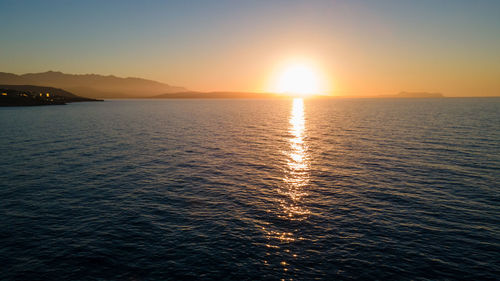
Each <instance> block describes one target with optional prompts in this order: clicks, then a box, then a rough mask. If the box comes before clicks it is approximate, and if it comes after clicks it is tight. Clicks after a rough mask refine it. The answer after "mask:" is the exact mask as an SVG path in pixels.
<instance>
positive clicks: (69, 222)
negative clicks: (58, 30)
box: [0, 98, 500, 280]
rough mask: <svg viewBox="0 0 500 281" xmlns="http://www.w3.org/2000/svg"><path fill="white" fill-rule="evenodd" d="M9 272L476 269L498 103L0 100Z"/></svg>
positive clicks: (415, 273)
mask: <svg viewBox="0 0 500 281" xmlns="http://www.w3.org/2000/svg"><path fill="white" fill-rule="evenodd" d="M0 131H1V132H3V134H2V138H0V155H1V158H0V169H1V171H2V173H1V174H0V183H1V188H0V217H1V220H0V263H1V264H2V265H3V268H8V269H9V270H2V271H1V272H0V279H2V280H9V279H11V280H14V279H15V280H21V279H24V280H27V279H28V280H57V279H62V280H74V279H85V280H98V279H101V280H102V279H109V280H152V279H156V280H159V279H161V280H169V279H180V278H194V279H201V280H208V279H217V280H220V279H226V280H235V279H244V280H258V279H265V280H280V279H285V280H310V279H314V278H318V279H372V280H374V279H379V280H387V279H399V280H401V279H403V280H409V279H412V280H413V279H419V280H422V279H423V280H425V279H427V280H436V279H462V278H465V279H470V280H494V279H498V277H499V274H500V273H499V269H498V268H499V265H500V254H499V252H500V212H499V211H500V207H499V204H498V202H499V199H500V198H499V195H498V182H500V173H499V170H500V148H499V144H500V100H499V99H498V98H489V99H378V100H375V99H358V100H353V99H337V100H314V99H305V100H302V99H293V100H291V99H290V100H161V101H159V100H144V101H141V100H128V101H106V102H103V103H78V104H77V103H75V104H70V105H67V106H60V107H32V108H26V107H22V108H1V109H0Z"/></svg>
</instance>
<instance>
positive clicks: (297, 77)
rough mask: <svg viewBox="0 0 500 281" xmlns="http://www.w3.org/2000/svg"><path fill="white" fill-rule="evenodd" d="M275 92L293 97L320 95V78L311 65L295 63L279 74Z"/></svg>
mask: <svg viewBox="0 0 500 281" xmlns="http://www.w3.org/2000/svg"><path fill="white" fill-rule="evenodd" d="M274 90H275V91H276V92H278V93H281V94H287V95H293V96H310V95H315V94H320V92H321V90H322V89H321V81H320V76H319V74H318V73H317V71H316V70H315V68H314V67H312V66H311V65H307V64H304V63H294V64H290V65H287V66H285V67H284V68H283V69H282V70H281V71H280V72H279V74H278V77H277V79H276V82H275V85H274Z"/></svg>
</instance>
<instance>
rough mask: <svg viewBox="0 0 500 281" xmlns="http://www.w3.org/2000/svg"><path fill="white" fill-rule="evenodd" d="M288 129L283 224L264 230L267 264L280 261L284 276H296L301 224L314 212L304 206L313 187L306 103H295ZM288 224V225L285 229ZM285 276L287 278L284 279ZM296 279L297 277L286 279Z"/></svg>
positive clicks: (299, 100)
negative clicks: (307, 138) (266, 242)
mask: <svg viewBox="0 0 500 281" xmlns="http://www.w3.org/2000/svg"><path fill="white" fill-rule="evenodd" d="M289 122H290V126H289V129H288V133H289V134H288V137H287V138H288V147H287V148H286V149H284V150H283V155H284V156H285V159H286V164H285V166H284V176H283V182H282V184H280V185H279V187H278V195H279V196H278V202H279V207H280V208H279V209H280V211H279V212H278V214H277V216H278V217H279V218H280V219H281V220H282V223H283V224H278V225H274V226H271V224H269V226H265V227H262V230H263V231H264V232H265V234H266V237H267V239H268V240H269V242H268V244H266V245H265V246H266V247H267V248H268V249H269V252H268V253H267V255H269V256H267V257H266V259H265V260H264V261H263V263H264V265H266V266H271V263H270V262H269V261H271V260H274V262H276V261H279V264H277V266H279V267H280V268H281V270H283V272H284V274H285V275H287V276H288V277H292V275H290V274H292V272H293V264H294V263H295V260H297V259H298V257H297V254H296V252H295V250H294V248H295V244H296V242H297V241H298V240H304V238H303V237H301V235H300V232H299V229H298V228H297V225H299V224H302V223H301V221H303V220H306V219H307V218H308V216H309V215H310V211H309V210H308V209H307V207H306V205H305V204H304V197H305V196H307V186H308V184H309V180H310V179H309V177H310V176H309V170H310V169H309V165H310V164H309V161H310V159H309V156H308V152H307V144H306V141H305V139H306V130H305V129H306V120H305V117H304V100H303V99H302V98H296V99H294V100H293V104H292V111H291V114H290V119H289ZM285 225H287V226H285ZM293 225H295V226H293ZM284 277H285V276H284ZM286 279H288V280H293V278H286Z"/></svg>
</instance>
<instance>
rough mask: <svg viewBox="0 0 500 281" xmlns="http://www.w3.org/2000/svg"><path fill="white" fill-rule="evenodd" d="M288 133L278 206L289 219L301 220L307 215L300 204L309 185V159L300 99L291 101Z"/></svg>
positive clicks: (307, 212)
mask: <svg viewBox="0 0 500 281" xmlns="http://www.w3.org/2000/svg"><path fill="white" fill-rule="evenodd" d="M289 133H290V135H291V137H290V139H289V143H290V149H289V150H288V151H286V152H285V154H286V155H287V156H288V157H287V169H286V174H285V176H284V178H283V181H284V182H285V184H284V185H283V186H282V187H281V188H280V194H281V195H284V199H283V200H282V201H281V204H280V205H281V207H282V208H283V210H284V213H285V215H286V216H287V217H288V218H289V219H292V220H303V219H306V218H307V215H308V214H309V211H308V210H307V209H306V208H305V207H304V206H303V204H302V198H303V197H304V196H306V195H307V193H306V190H305V187H306V186H307V184H308V183H309V159H308V155H307V146H306V143H305V142H304V138H305V118H304V100H303V99H301V98H296V99H294V100H293V105H292V112H291V117H290V129H289Z"/></svg>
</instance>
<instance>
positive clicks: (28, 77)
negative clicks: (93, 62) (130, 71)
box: [0, 71, 189, 98]
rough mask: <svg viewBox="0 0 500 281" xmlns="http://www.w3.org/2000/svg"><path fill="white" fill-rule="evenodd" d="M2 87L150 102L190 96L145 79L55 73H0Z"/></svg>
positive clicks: (178, 88) (181, 88)
mask: <svg viewBox="0 0 500 281" xmlns="http://www.w3.org/2000/svg"><path fill="white" fill-rule="evenodd" d="M0 84H6V85H34V86H45V87H55V88H60V89H63V90H66V91H68V92H71V93H74V94H76V95H79V96H83V97H89V98H149V97H152V96H156V95H160V94H167V93H179V92H189V90H187V89H186V88H183V87H176V86H171V85H168V84H164V83H161V82H157V81H153V80H147V79H142V78H132V77H128V78H121V77H116V76H113V75H108V76H104V75H97V74H81V75H80V74H65V73H62V72H56V71H47V72H42V73H28V74H22V75H17V74H13V73H6V72H0Z"/></svg>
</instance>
